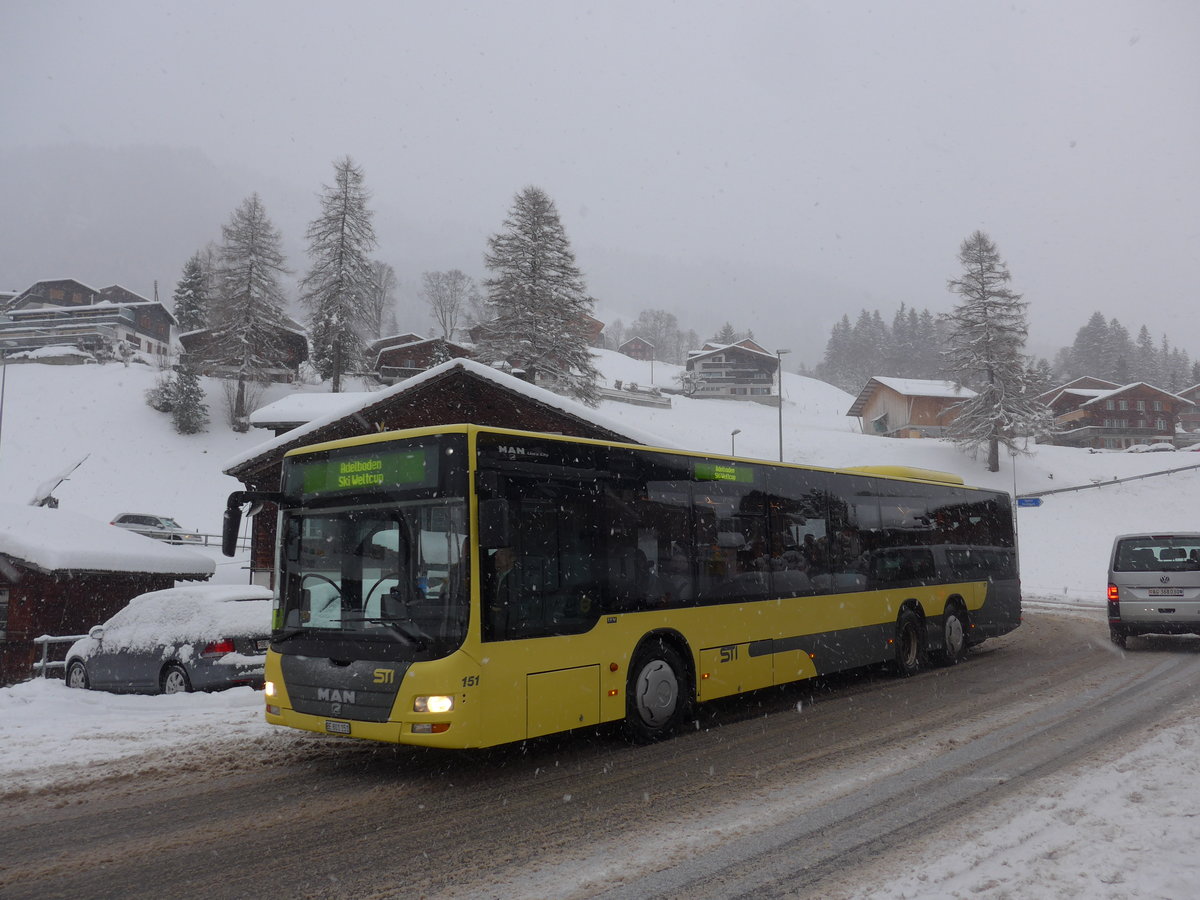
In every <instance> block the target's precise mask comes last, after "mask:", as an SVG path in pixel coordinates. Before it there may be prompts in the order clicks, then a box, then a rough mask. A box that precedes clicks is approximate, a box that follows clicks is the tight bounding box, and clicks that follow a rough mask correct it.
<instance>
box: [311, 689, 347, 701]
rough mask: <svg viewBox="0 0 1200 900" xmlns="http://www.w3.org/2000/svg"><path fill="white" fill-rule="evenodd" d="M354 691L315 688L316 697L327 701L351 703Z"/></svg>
mask: <svg viewBox="0 0 1200 900" xmlns="http://www.w3.org/2000/svg"><path fill="white" fill-rule="evenodd" d="M355 693H356V692H355V691H339V690H338V689H337V688H317V699H318V700H324V701H325V702H327V703H353V702H354V696H355Z"/></svg>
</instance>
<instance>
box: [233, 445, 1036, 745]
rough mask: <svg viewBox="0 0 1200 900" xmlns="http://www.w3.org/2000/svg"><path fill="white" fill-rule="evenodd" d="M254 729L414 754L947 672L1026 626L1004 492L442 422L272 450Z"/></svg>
mask: <svg viewBox="0 0 1200 900" xmlns="http://www.w3.org/2000/svg"><path fill="white" fill-rule="evenodd" d="M256 501H271V502H274V503H277V504H278V507H279V521H278V531H277V533H278V536H279V537H278V547H277V563H276V587H277V594H276V600H275V604H274V609H273V621H272V632H271V644H270V650H269V652H268V654H267V663H266V698H265V699H266V707H267V709H266V717H267V721H269V722H271V723H273V724H277V725H285V726H289V727H292V728H300V729H305V730H308V731H315V732H321V733H326V734H336V735H348V736H350V737H357V738H365V739H369V740H377V741H389V742H393V743H402V744H416V745H422V746H434V747H455V748H467V747H488V746H492V745H496V744H504V743H508V742H512V741H521V740H525V739H527V738H533V737H537V736H540V735H546V734H552V733H555V732H561V731H567V730H570V729H574V728H582V727H588V726H595V725H598V724H600V723H604V722H623V723H624V728H625V729H626V731H627V733H628V735H629V736H630V737H631V738H633V739H635V740H638V741H652V740H657V739H659V738H661V737H664V736H666V735H668V734H670V733H671V732H672V731H674V730H675V729H677V728H678V727H679V725H680V724H681V723H682V722H684V721H685V720H686V719H687V717H688V716H689V715H690V713H691V712H692V710H693V708H694V705H695V704H696V703H703V702H705V701H708V700H713V699H715V698H718V697H728V696H730V695H734V694H739V693H742V692H746V691H752V690H756V689H759V688H765V687H768V686H771V685H778V684H783V683H786V682H793V681H798V680H801V679H806V678H813V677H815V676H819V675H824V674H827V673H832V672H836V671H840V670H844V669H849V668H854V667H859V666H869V665H875V664H880V663H890V664H891V665H892V666H893V667H894V668H895V669H896V670H898V671H899V672H900V673H902V674H912V673H914V672H916V671H917V670H918V669H919V668H920V667H921V666H922V665H924V664H925V663H926V661H927V660H930V659H932V660H936V661H939V662H942V663H955V662H958V661H959V660H961V659H962V658H963V657H964V656H965V654H966V651H967V649H968V647H969V646H970V645H972V644H976V643H979V642H980V641H983V640H984V639H986V638H988V637H992V636H996V635H1001V634H1004V633H1006V632H1008V631H1011V630H1012V629H1014V628H1016V627H1017V625H1018V624H1019V623H1020V617H1021V608H1020V588H1019V581H1018V577H1017V560H1016V547H1015V543H1014V533H1013V518H1012V511H1011V505H1010V502H1009V497H1008V495H1007V494H1005V493H1002V492H994V491H987V490H981V489H977V488H970V487H966V486H964V485H963V484H962V480H961V479H959V478H957V477H956V476H951V475H945V474H941V473H936V472H929V471H926V470H916V469H905V468H897V467H885V468H880V469H858V470H831V469H822V468H814V467H806V466H799V465H785V464H775V463H768V462H762V461H757V460H748V459H739V458H733V457H725V456H717V455H712V454H705V453H692V452H681V451H675V450H666V449H656V448H652V447H646V446H640V445H633V444H619V443H608V442H603V441H595V440H583V439H577V438H569V437H562V436H558V435H551V434H539V433H532V432H520V431H511V430H504V429H497V428H486V427H481V426H476V425H449V426H442V427H437V428H422V429H414V430H408V431H399V432H391V433H383V434H374V435H370V436H366V437H358V438H353V439H349V440H342V441H334V442H329V443H324V444H318V445H314V446H310V447H305V448H301V449H297V450H293V451H292V452H290V453H289V454H288V455H287V456H286V458H285V459H284V463H283V475H282V483H281V489H280V491H279V492H278V493H271V494H263V493H251V492H244V491H243V492H237V493H235V494H233V495H231V497H230V498H229V502H228V504H227V511H226V522H225V535H226V539H227V550H228V551H229V552H232V543H231V541H232V539H233V538H235V537H236V534H237V528H238V523H239V521H240V517H241V509H242V506H243V504H246V503H253V502H256Z"/></svg>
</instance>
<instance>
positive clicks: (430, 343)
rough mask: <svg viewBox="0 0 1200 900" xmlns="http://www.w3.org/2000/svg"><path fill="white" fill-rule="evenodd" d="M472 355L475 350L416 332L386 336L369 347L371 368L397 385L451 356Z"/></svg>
mask: <svg viewBox="0 0 1200 900" xmlns="http://www.w3.org/2000/svg"><path fill="white" fill-rule="evenodd" d="M404 338H408V339H409V340H403V339H404ZM470 355H471V349H470V348H469V347H464V346H463V345H462V344H456V343H454V342H453V341H447V340H445V339H443V338H440V337H436V338H422V337H418V336H417V335H415V334H408V335H399V336H398V337H393V338H383V339H381V340H378V341H375V342H374V343H373V344H371V345H370V346H369V347H368V348H367V356H368V361H369V364H370V367H371V370H372V371H373V372H374V374H375V377H376V378H378V379H379V380H380V381H382V382H383V383H384V384H395V383H396V382H397V381H403V380H404V379H405V378H412V377H413V376H414V375H420V374H421V373H422V372H425V371H427V370H429V369H432V368H433V367H434V366H436V365H439V364H441V363H444V362H446V361H447V360H449V359H467V358H468V357H470Z"/></svg>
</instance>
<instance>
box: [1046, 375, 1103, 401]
mask: <svg viewBox="0 0 1200 900" xmlns="http://www.w3.org/2000/svg"><path fill="white" fill-rule="evenodd" d="M1081 382H1087V383H1088V386H1087V387H1082V386H1080V383H1081ZM1115 387H1120V385H1119V384H1117V383H1116V382H1115V381H1109V380H1107V379H1105V378H1097V377H1096V376H1095V375H1081V376H1079V377H1078V378H1075V379H1072V380H1071V381H1068V382H1067V383H1066V384H1062V385H1059V386H1058V387H1054V388H1051V389H1050V390H1048V391H1043V392H1042V393H1041V394H1039V395H1038V397H1037V399H1039V400H1042V401H1045V402H1049V401H1048V400H1047V399H1046V398H1047V397H1057V396H1058V395H1059V394H1060V393H1061V392H1062V391H1066V390H1097V389H1099V390H1104V389H1108V388H1115Z"/></svg>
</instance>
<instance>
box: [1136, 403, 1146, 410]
mask: <svg viewBox="0 0 1200 900" xmlns="http://www.w3.org/2000/svg"><path fill="white" fill-rule="evenodd" d="M1137 408H1138V412H1144V411H1145V409H1146V401H1145V400H1139V401H1138V402H1137Z"/></svg>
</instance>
